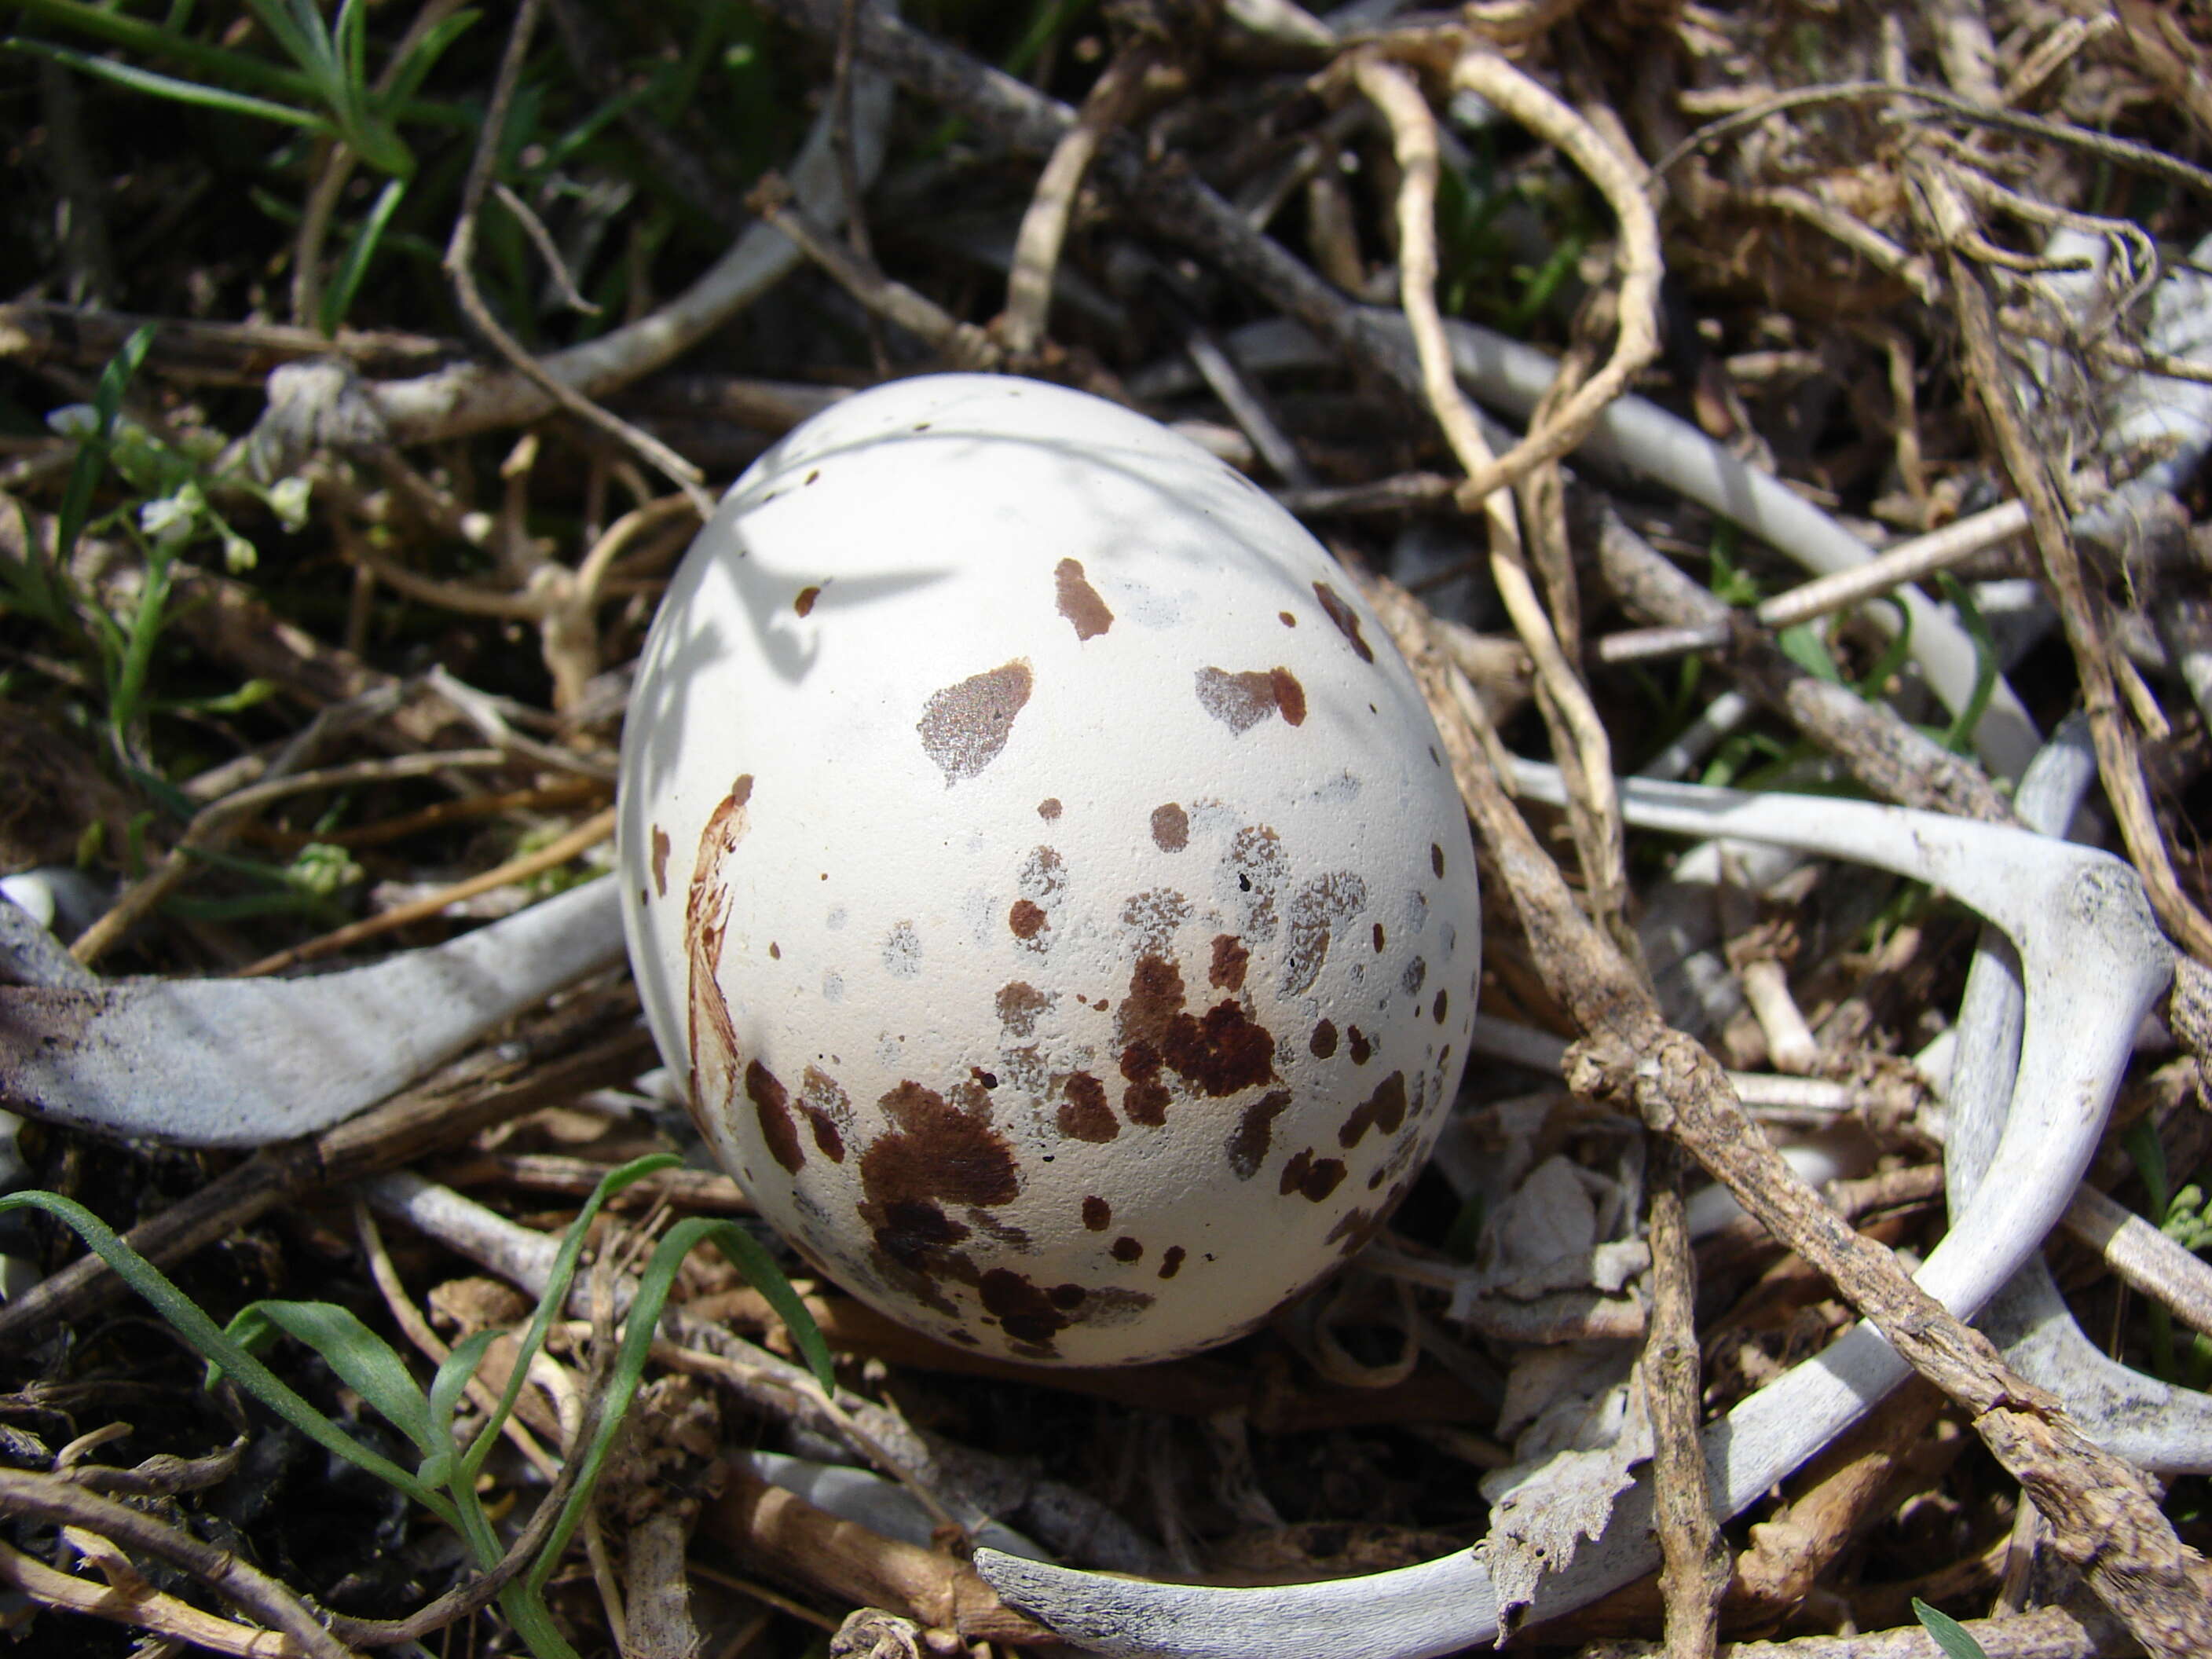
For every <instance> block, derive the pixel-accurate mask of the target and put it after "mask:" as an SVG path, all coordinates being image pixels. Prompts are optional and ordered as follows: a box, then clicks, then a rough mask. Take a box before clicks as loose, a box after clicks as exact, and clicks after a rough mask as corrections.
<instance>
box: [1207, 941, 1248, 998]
mask: <svg viewBox="0 0 2212 1659" xmlns="http://www.w3.org/2000/svg"><path fill="white" fill-rule="evenodd" d="M1251 960H1252V953H1251V952H1250V951H1248V950H1246V949H1245V948H1244V941H1243V939H1239V938H1237V935H1236V934H1234V933H1216V934H1215V935H1214V936H1213V961H1212V964H1211V965H1210V966H1208V967H1207V969H1206V983H1207V984H1208V985H1211V986H1212V987H1213V988H1214V989H1215V990H1217V991H1241V990H1243V988H1244V971H1245V969H1246V967H1247V966H1248V965H1249V963H1250V962H1251Z"/></svg>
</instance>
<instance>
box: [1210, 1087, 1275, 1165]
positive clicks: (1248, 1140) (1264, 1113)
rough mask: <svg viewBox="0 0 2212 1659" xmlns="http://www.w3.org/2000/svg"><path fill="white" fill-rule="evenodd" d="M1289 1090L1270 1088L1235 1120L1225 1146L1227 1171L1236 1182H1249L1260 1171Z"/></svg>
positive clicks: (1265, 1160)
mask: <svg viewBox="0 0 2212 1659" xmlns="http://www.w3.org/2000/svg"><path fill="white" fill-rule="evenodd" d="M1290 1103H1291V1091H1289V1090H1288V1089H1270V1090H1269V1091H1267V1093H1266V1094H1264V1095H1261V1097H1259V1099H1257V1100H1255V1101H1254V1102H1253V1103H1251V1104H1250V1105H1249V1106H1247V1107H1246V1108H1245V1109H1244V1115H1243V1117H1241V1118H1239V1119H1238V1120H1237V1132H1236V1133H1234V1134H1232V1135H1231V1136H1230V1137H1229V1144H1228V1146H1226V1147H1225V1148H1224V1150H1225V1152H1227V1153H1228V1154H1229V1170H1230V1173H1231V1174H1232V1175H1234V1176H1236V1177H1237V1179H1238V1180H1239V1181H1249V1180H1250V1179H1251V1178H1252V1177H1253V1176H1255V1175H1257V1174H1259V1173H1260V1166H1261V1164H1265V1163H1266V1162H1267V1151H1268V1146H1269V1143H1270V1142H1271V1141H1272V1140H1273V1138H1274V1133H1275V1120H1276V1119H1277V1118H1279V1117H1280V1116H1281V1115H1283V1113H1284V1112H1285V1110H1286V1109H1288V1108H1289V1106H1290Z"/></svg>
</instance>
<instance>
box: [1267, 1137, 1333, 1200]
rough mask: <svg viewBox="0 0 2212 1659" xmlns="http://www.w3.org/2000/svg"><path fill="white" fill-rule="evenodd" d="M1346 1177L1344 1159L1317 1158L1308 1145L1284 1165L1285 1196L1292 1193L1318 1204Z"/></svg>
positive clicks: (1283, 1185)
mask: <svg viewBox="0 0 2212 1659" xmlns="http://www.w3.org/2000/svg"><path fill="white" fill-rule="evenodd" d="M1343 1179H1344V1160H1343V1159H1342V1158H1316V1157H1315V1156H1314V1155H1313V1148H1312V1147H1310V1146H1308V1147H1306V1148H1304V1150H1302V1151H1300V1152H1297V1154H1296V1155H1295V1156H1293V1157H1292V1158H1291V1161H1290V1162H1289V1163H1288V1164H1285V1165H1283V1183H1282V1191H1283V1196H1284V1197H1285V1198H1288V1197H1289V1196H1290V1195H1291V1194H1292V1193H1296V1194H1298V1195H1299V1196H1301V1197H1303V1198H1306V1199H1309V1200H1311V1201H1313V1202H1314V1203H1316V1204H1318V1203H1320V1202H1321V1201H1322V1200H1323V1199H1325V1198H1327V1197H1328V1195H1329V1194H1331V1193H1333V1192H1334V1191H1335V1190H1336V1188H1337V1185H1338V1183H1339V1182H1341V1181H1342V1180H1343Z"/></svg>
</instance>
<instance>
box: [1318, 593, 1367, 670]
mask: <svg viewBox="0 0 2212 1659" xmlns="http://www.w3.org/2000/svg"><path fill="white" fill-rule="evenodd" d="M1313 591H1314V598H1316V599H1319V600H1320V601H1321V608H1322V610H1323V611H1327V612H1328V619H1329V620H1330V621H1331V622H1333V623H1335V624H1336V629H1337V632H1339V633H1340V634H1341V635H1344V637H1345V638H1346V640H1347V641H1350V642H1351V645H1352V649H1353V650H1354V651H1357V652H1358V653H1359V660H1360V661H1362V662H1373V661H1374V660H1375V653H1374V652H1373V651H1372V650H1371V649H1370V648H1369V647H1368V644H1367V641H1365V640H1364V639H1363V638H1361V637H1360V633H1359V617H1358V615H1357V614H1356V613H1355V612H1354V611H1352V607H1351V606H1350V605H1346V603H1345V602H1344V596H1343V595H1342V594H1341V593H1340V592H1337V591H1336V590H1335V589H1334V588H1333V587H1331V586H1329V585H1328V583H1327V582H1316V583H1315V584H1314V585H1313Z"/></svg>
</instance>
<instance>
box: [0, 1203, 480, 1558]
mask: <svg viewBox="0 0 2212 1659" xmlns="http://www.w3.org/2000/svg"><path fill="white" fill-rule="evenodd" d="M10 1210H42V1211H44V1212H46V1214H48V1215H50V1216H52V1217H53V1218H55V1219H56V1220H58V1221H59V1222H61V1223H62V1224H63V1225H65V1226H67V1227H68V1228H69V1229H70V1231H73V1232H74V1233H76V1236H77V1237H79V1238H81V1239H82V1240H83V1241H84V1243H85V1247H86V1248H87V1249H89V1250H90V1251H91V1252H92V1253H93V1254H94V1255H96V1256H98V1257H99V1258H100V1260H101V1261H105V1262H106V1264H107V1265H108V1266H109V1267H112V1268H113V1269H114V1270H115V1273H116V1276H117V1277H118V1278H119V1279H122V1280H123V1282H124V1283H125V1284H126V1285H129V1286H130V1287H131V1290H133V1291H136V1292H137V1294H138V1296H139V1297H142V1298H143V1300H145V1301H146V1302H147V1303H149V1304H151V1306H152V1307H153V1309H154V1311H155V1312H156V1313H158V1314H160V1315H161V1317H162V1318H164V1319H166V1320H167V1321H168V1322H169V1323H170V1324H171V1325H172V1326H173V1327H174V1328H176V1331H177V1334H179V1336H181V1337H183V1338H184V1339H185V1341H187V1342H189V1343H191V1346H192V1347H193V1349H194V1350H195V1351H196V1352H198V1354H199V1355H200V1357H201V1358H204V1359H206V1360H208V1361H209V1362H210V1364H214V1365H216V1366H219V1367H220V1368H221V1369H222V1371H223V1372H224V1373H225V1374H227V1375H228V1376H230V1377H231V1378H232V1379H233V1380H234V1381H235V1382H236V1383H238V1385H239V1387H240V1388H242V1389H245V1390H246V1392H247V1393H248V1394H250V1395H252V1396H253V1397H254V1398H255V1399H256V1400H258V1401H260V1402H261V1403H262V1404H263V1405H264V1406H266V1407H269V1409H270V1411H272V1412H274V1413H276V1415H277V1416H279V1417H281V1418H283V1419H284V1420H285V1421H286V1422H287V1423H289V1424H290V1425H292V1426H293V1427H294V1428H295V1429H297V1430H299V1431H300V1432H301V1433H302V1434H304V1435H306V1436H307V1438H309V1439H310V1440H312V1441H313V1442H314V1443H316V1444H317V1445H319V1446H320V1447H322V1448H323V1449H324V1450H325V1451H327V1452H331V1453H333V1454H334V1455H337V1456H339V1457H343V1458H344V1459H345V1460H346V1462H349V1463H351V1464H352V1465H354V1467H356V1468H360V1469H363V1470H366V1471H367V1472H368V1474H373V1475H374V1476H376V1477H377V1478H378V1479H379V1480H383V1481H385V1482H386V1483H388V1484H389V1485H391V1486H395V1487H397V1488H398V1490H399V1491H401V1492H404V1493H405V1494H406V1495H407V1496H408V1497H410V1498H413V1499H414V1500H415V1501H416V1503H418V1504H422V1506H423V1507H424V1508H425V1509H427V1510H429V1511H430V1512H431V1513H432V1514H434V1515H435V1516H437V1517H438V1518H439V1519H440V1520H441V1521H443V1522H446V1523H447V1525H449V1526H450V1525H452V1524H453V1521H454V1516H453V1506H452V1505H451V1504H448V1503H447V1501H446V1500H445V1499H444V1498H442V1497H441V1496H440V1495H439V1494H438V1493H437V1492H433V1491H432V1490H431V1489H430V1488H428V1487H427V1486H423V1485H422V1482H420V1481H418V1480H416V1479H415V1477H414V1476H413V1475H411V1474H408V1472H407V1471H406V1470H404V1469H403V1468H400V1467H399V1465H398V1464H397V1463H394V1462H392V1460H391V1459H389V1458H387V1457H381V1456H379V1455H377V1454H376V1453H374V1452H373V1451H371V1450H369V1449H368V1447H366V1446H364V1445H362V1443H360V1442H359V1441H358V1440H356V1439H355V1438H354V1437H352V1436H351V1435H349V1434H348V1433H347V1432H346V1431H344V1430H343V1429H342V1428H340V1427H338V1425H337V1424H335V1423H333V1422H332V1421H331V1419H329V1418H327V1417H325V1415H324V1414H323V1413H321V1412H319V1411H318V1410H316V1409H315V1407H313V1406H311V1405H309V1404H308V1403H307V1401H305V1400H303V1399H301V1397H300V1395H298V1394H297V1393H295V1391H294V1390H293V1389H292V1387H291V1385H290V1384H289V1383H285V1382H284V1381H283V1379H282V1378H280V1377H278V1376H276V1373H274V1372H273V1371H271V1370H270V1369H269V1368H268V1367H267V1366H266V1365H264V1364H262V1363H261V1362H260V1361H259V1360H258V1359H257V1358H254V1356H253V1355H252V1353H251V1352H248V1351H247V1350H246V1348H245V1347H244V1346H241V1345H240V1343H238V1342H237V1341H235V1340H233V1339H232V1337H231V1336H230V1335H229V1334H228V1333H227V1332H225V1331H224V1330H223V1329H222V1327H220V1326H219V1325H217V1324H216V1322H215V1321H214V1320H212V1319H210V1318H209V1317H208V1316H207V1315H206V1314H205V1313H204V1312H203V1311H202V1310H201V1309H200V1307H199V1304H197V1303H195V1302H194V1301H193V1300H192V1299H191V1297H188V1296H186V1295H185V1293H184V1292H183V1291H180V1290H179V1289H178V1288H177V1287H176V1285H173V1283H171V1282H170V1280H169V1279H168V1277H167V1275H166V1274H164V1273H162V1272H161V1269H160V1268H158V1267H155V1265H154V1264H153V1263H152V1262H150V1261H147V1260H146V1258H145V1257H144V1256H143V1255H139V1254H138V1252H137V1251H136V1250H134V1249H131V1246H130V1245H128V1244H126V1243H124V1242H123V1241H122V1240H121V1239H120V1238H118V1237H116V1236H115V1232H114V1230H113V1229H112V1228H110V1227H109V1226H108V1225H106V1223H105V1222H103V1221H102V1220H100V1218H99V1217H98V1216H96V1215H94V1214H93V1213H92V1212H91V1211H89V1210H88V1209H86V1208H85V1207H84V1206H82V1204H79V1203H77V1202H76V1201H75V1200H71V1199H66V1198H64V1197H63V1196H62V1195H61V1194H58V1193H47V1192H39V1191H30V1192H18V1193H9V1194H5V1195H4V1196H0V1215H4V1214H6V1213H7V1212H9V1211H10Z"/></svg>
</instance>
